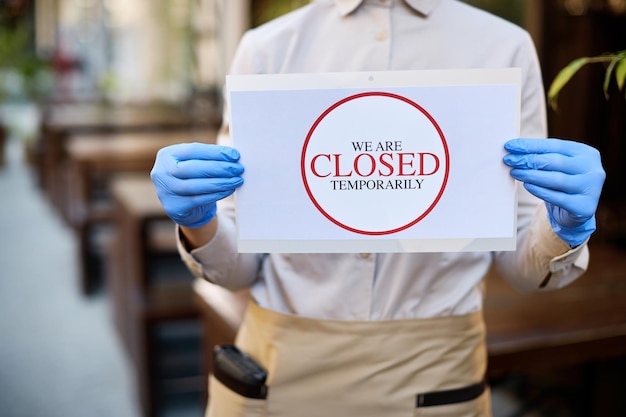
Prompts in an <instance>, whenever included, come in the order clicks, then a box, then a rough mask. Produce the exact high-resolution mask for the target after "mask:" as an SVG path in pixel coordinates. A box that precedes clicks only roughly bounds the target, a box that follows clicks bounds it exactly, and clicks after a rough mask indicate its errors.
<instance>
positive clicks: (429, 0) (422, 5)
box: [335, 0, 441, 16]
mask: <svg viewBox="0 0 626 417" xmlns="http://www.w3.org/2000/svg"><path fill="white" fill-rule="evenodd" d="M363 1H364V0H335V4H336V5H337V8H338V9H339V13H340V14H341V15H342V16H346V15H348V14H350V13H352V12H353V11H354V10H356V8H357V7H359V6H360V5H361V3H363ZM404 1H406V3H407V4H408V5H409V6H411V7H412V8H413V9H415V11H417V12H419V13H421V14H424V15H428V14H429V13H430V12H431V11H432V10H433V9H434V8H435V6H436V5H437V3H439V2H440V1H441V0H404Z"/></svg>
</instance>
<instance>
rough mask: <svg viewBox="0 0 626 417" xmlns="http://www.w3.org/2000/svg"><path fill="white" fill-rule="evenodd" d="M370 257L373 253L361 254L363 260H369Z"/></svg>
mask: <svg viewBox="0 0 626 417" xmlns="http://www.w3.org/2000/svg"><path fill="white" fill-rule="evenodd" d="M370 255H371V253H362V254H361V258H363V259H367V258H369V257H370Z"/></svg>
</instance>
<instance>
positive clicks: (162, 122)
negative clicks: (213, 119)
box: [35, 103, 193, 214]
mask: <svg viewBox="0 0 626 417" xmlns="http://www.w3.org/2000/svg"><path fill="white" fill-rule="evenodd" d="M192 125H193V121H192V120H191V119H190V117H189V116H188V115H187V114H185V112H184V111H183V110H182V109H181V108H179V107H177V106H172V105H165V104H146V105H123V106H117V105H103V104H101V103H65V104H55V105H53V106H50V107H49V108H47V109H45V111H44V116H43V121H42V125H41V132H40V135H39V139H38V143H37V145H36V152H35V160H36V166H37V169H38V173H39V183H40V185H41V187H42V188H43V189H44V190H45V191H46V193H47V194H48V196H49V197H50V200H51V201H52V203H53V205H54V206H55V207H57V206H59V205H60V204H61V203H62V198H63V195H62V182H61V181H60V178H61V175H62V167H63V165H64V163H65V157H66V155H65V143H66V141H67V140H68V138H69V137H71V136H72V135H75V134H84V133H112V132H138V131H164V130H180V129H183V128H189V127H190V126H192ZM62 214H64V213H62Z"/></svg>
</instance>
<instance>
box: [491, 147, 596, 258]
mask: <svg viewBox="0 0 626 417" xmlns="http://www.w3.org/2000/svg"><path fill="white" fill-rule="evenodd" d="M504 148H505V149H506V150H507V151H508V152H509V153H508V154H507V155H505V156H504V159H503V160H504V163H505V164H506V165H508V166H510V167H511V168H512V169H511V176H512V177H513V178H515V179H517V180H519V181H521V182H523V183H524V187H525V188H526V189H527V190H528V191H529V192H530V193H531V194H534V195H535V196H537V197H539V198H540V199H542V200H543V201H544V202H545V204H546V207H547V209H548V218H549V220H550V224H551V225H552V229H554V232H555V233H556V234H557V235H558V236H559V237H560V238H561V239H563V240H564V241H565V242H567V243H568V244H569V245H570V246H571V247H576V246H578V245H580V244H582V243H584V242H585V240H587V238H588V237H589V236H591V234H592V233H593V232H594V230H595V229H596V220H595V213H596V209H597V207H598V201H599V199H600V193H601V191H602V185H603V184H604V179H605V177H606V174H605V173H604V169H603V168H602V162H601V160H600V153H599V152H598V151H597V150H596V149H595V148H592V147H591V146H588V145H585V144H583V143H579V142H573V141H568V140H562V139H513V140H510V141H508V142H506V143H505V145H504Z"/></svg>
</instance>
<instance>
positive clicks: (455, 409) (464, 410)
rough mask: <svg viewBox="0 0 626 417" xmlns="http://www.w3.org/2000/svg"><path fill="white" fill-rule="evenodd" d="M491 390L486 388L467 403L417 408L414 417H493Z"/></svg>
mask: <svg viewBox="0 0 626 417" xmlns="http://www.w3.org/2000/svg"><path fill="white" fill-rule="evenodd" d="M489 392H490V391H489V388H488V387H486V386H485V387H484V391H483V392H482V393H481V394H480V395H478V396H477V397H474V398H472V399H469V400H467V401H461V402H455V403H448V404H441V405H428V406H419V405H418V406H417V407H416V408H415V411H414V413H413V416H414V417H443V416H446V417H451V416H454V417H491V404H490V394H489Z"/></svg>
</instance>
